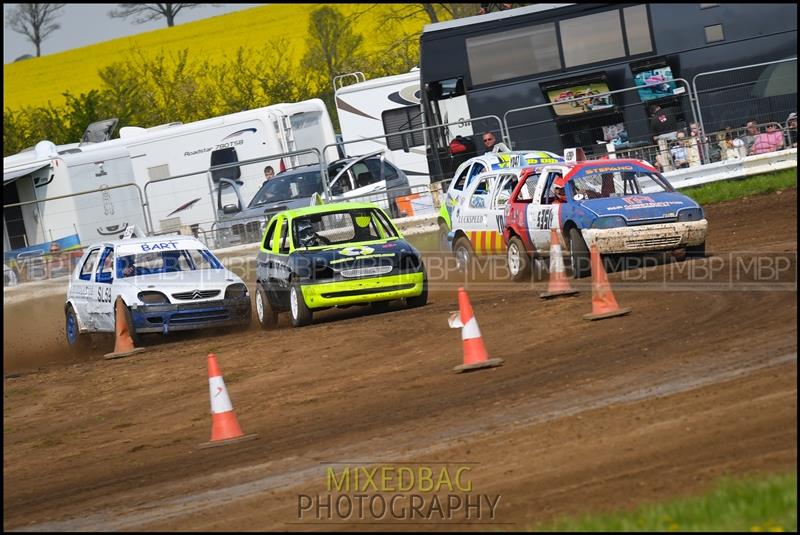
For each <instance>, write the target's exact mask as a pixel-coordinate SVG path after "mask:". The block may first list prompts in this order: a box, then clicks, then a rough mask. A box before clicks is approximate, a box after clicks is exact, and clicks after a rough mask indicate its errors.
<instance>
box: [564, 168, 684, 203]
mask: <svg viewBox="0 0 800 535" xmlns="http://www.w3.org/2000/svg"><path fill="white" fill-rule="evenodd" d="M572 181H573V187H574V190H575V191H574V193H575V194H576V195H578V194H582V195H583V196H584V198H585V199H604V198H608V197H622V196H623V195H639V194H641V193H658V192H662V191H672V187H671V186H670V185H669V183H668V182H666V181H665V180H664V178H663V177H661V176H660V175H659V174H658V173H652V172H648V171H643V170H632V171H621V170H618V171H612V172H607V173H597V174H582V175H579V176H576V177H574V178H573V179H572Z"/></svg>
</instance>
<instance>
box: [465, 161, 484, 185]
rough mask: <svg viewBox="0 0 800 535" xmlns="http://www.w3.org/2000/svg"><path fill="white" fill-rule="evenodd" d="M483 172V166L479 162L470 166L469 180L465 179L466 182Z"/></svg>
mask: <svg viewBox="0 0 800 535" xmlns="http://www.w3.org/2000/svg"><path fill="white" fill-rule="evenodd" d="M485 171H486V166H485V165H483V164H482V163H480V162H475V163H474V164H472V169H470V170H469V178H468V179H467V182H470V181H471V180H472V179H473V178H475V177H476V176H478V175H479V174H481V173H483V172H485Z"/></svg>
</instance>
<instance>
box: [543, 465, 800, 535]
mask: <svg viewBox="0 0 800 535" xmlns="http://www.w3.org/2000/svg"><path fill="white" fill-rule="evenodd" d="M534 529H535V531H750V532H770V531H771V532H779V531H797V474H788V475H775V476H770V477H762V478H748V479H728V478H726V479H723V480H721V481H720V482H719V484H718V485H717V486H716V487H715V489H714V490H713V491H711V492H709V493H707V494H705V495H701V496H697V497H692V498H685V499H681V500H676V501H672V502H668V503H664V504H654V505H645V506H641V507H639V508H637V509H635V510H634V511H632V512H615V513H608V514H602V515H587V516H583V517H580V518H563V519H558V520H555V521H552V522H548V523H545V524H541V525H539V526H536V527H535V528H534Z"/></svg>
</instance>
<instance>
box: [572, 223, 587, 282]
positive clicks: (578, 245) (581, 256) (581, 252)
mask: <svg viewBox="0 0 800 535" xmlns="http://www.w3.org/2000/svg"><path fill="white" fill-rule="evenodd" d="M569 259H570V263H571V265H572V276H573V277H575V278H576V279H580V278H582V277H586V276H587V275H590V274H591V273H592V267H591V258H590V256H589V248H588V247H587V246H586V241H584V239H583V236H582V235H581V231H580V230H578V229H576V228H574V229H571V230H570V231H569Z"/></svg>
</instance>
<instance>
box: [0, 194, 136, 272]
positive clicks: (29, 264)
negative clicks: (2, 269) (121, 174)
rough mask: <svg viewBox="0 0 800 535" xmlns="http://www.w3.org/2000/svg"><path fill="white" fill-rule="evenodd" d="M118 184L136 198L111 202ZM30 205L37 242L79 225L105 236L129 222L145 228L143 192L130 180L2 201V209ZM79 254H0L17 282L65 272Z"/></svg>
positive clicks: (114, 235) (68, 233)
mask: <svg viewBox="0 0 800 535" xmlns="http://www.w3.org/2000/svg"><path fill="white" fill-rule="evenodd" d="M121 188H135V190H136V193H137V197H138V200H139V202H138V203H135V202H119V199H117V202H112V199H111V194H110V192H111V191H112V190H116V189H121ZM30 205H36V208H35V210H36V211H35V213H33V214H32V216H33V218H34V220H35V221H36V222H37V226H38V230H37V233H38V232H41V233H42V238H41V242H40V243H47V242H55V240H57V239H63V238H65V237H69V236H72V235H80V234H81V232H80V229H84V230H86V232H85V233H86V234H88V233H89V231H90V230H91V232H92V233H97V234H101V235H107V236H109V239H116V238H118V237H119V236H120V235H121V234H122V233H123V232H124V231H125V230H126V228H127V227H128V226H129V225H137V224H138V225H141V224H143V225H144V228H145V229H146V230H148V231H149V227H148V222H147V214H146V211H145V201H144V196H143V194H142V190H141V189H140V188H139V186H138V185H137V184H134V183H127V184H116V185H113V186H106V187H102V188H96V189H92V190H86V191H79V192H76V193H69V194H65V195H56V196H54V197H47V198H44V199H34V200H30V201H24V202H18V203H12V204H6V205H3V210H4V211H5V210H7V209H9V208H14V207H23V206H30ZM41 205H43V206H41ZM40 206H41V207H40ZM109 223H112V224H109ZM80 254H81V251H80V250H74V251H72V250H71V251H60V250H59V251H54V250H50V251H44V250H41V249H39V250H28V251H21V252H19V253H17V255H16V256H14V257H13V258H8V256H7V255H5V254H4V259H3V260H4V263H5V264H8V265H9V267H10V268H11V269H13V270H14V271H15V273H16V275H17V278H18V280H19V281H20V282H26V281H29V280H42V279H47V278H51V277H57V276H62V275H67V274H69V272H70V271H71V269H72V268H73V267H74V262H76V261H77V258H80Z"/></svg>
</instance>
